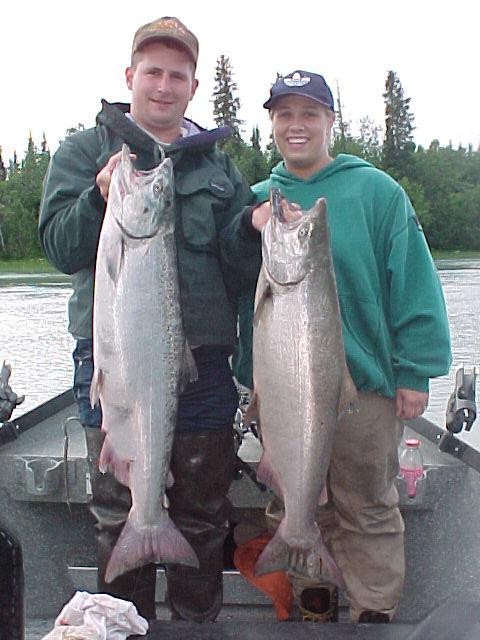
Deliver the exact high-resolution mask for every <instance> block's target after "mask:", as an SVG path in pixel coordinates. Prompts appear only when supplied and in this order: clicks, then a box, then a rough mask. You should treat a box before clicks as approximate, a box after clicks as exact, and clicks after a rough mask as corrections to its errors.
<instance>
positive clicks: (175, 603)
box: [166, 425, 235, 622]
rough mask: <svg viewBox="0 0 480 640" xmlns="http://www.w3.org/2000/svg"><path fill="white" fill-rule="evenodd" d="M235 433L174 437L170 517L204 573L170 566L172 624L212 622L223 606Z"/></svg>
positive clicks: (211, 431)
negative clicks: (224, 567) (224, 549)
mask: <svg viewBox="0 0 480 640" xmlns="http://www.w3.org/2000/svg"><path fill="white" fill-rule="evenodd" d="M234 459H235V456H234V447H233V430H232V427H231V426H230V425H229V426H228V427H226V428H224V429H198V430H196V431H187V432H180V433H177V435H176V436H175V441H174V446H173V453H172V461H171V470H172V473H173V478H174V485H173V486H172V487H171V488H170V489H168V490H167V495H168V498H169V500H170V508H169V513H170V516H171V518H172V520H173V521H174V523H175V524H176V525H177V527H178V528H179V529H180V531H181V532H182V533H183V535H184V536H185V538H186V539H187V540H188V542H189V543H190V544H191V545H192V547H193V549H194V551H195V553H196V554H197V557H198V560H199V562H200V567H199V569H194V568H192V567H186V566H183V565H179V564H171V565H167V567H166V576H167V598H168V604H169V606H170V609H171V611H172V618H173V619H177V620H178V619H181V620H190V621H193V622H206V621H213V620H215V618H216V617H217V615H218V612H219V611H220V609H221V607H222V603H223V576H222V572H223V545H224V541H225V538H226V536H227V534H228V531H229V514H230V509H231V505H230V502H229V500H228V498H227V493H228V490H229V487H230V484H231V481H232V479H233V472H234Z"/></svg>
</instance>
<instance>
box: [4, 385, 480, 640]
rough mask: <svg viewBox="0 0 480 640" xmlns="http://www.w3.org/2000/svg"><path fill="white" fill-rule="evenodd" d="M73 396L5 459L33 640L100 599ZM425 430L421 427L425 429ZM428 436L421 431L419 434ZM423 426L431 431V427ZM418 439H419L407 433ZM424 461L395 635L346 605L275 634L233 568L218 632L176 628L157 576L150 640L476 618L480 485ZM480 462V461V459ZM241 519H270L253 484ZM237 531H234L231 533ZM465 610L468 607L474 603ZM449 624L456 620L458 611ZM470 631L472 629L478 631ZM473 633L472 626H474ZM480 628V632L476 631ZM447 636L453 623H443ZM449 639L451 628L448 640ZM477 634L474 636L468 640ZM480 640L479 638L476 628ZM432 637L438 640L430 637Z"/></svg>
mask: <svg viewBox="0 0 480 640" xmlns="http://www.w3.org/2000/svg"><path fill="white" fill-rule="evenodd" d="M71 400H72V399H71V396H69V395H68V394H67V395H65V397H63V399H56V403H55V404H54V405H52V406H50V407H46V408H45V407H43V408H39V409H41V412H40V413H38V411H37V410H35V411H34V412H31V414H26V416H24V417H21V418H22V419H21V420H19V422H22V423H23V425H28V424H31V425H35V426H34V428H32V429H29V430H28V431H25V432H24V433H22V434H21V435H20V436H19V437H18V439H17V440H15V441H14V442H12V443H9V444H6V445H5V446H3V447H2V448H1V449H0V502H1V508H2V520H3V521H4V523H5V525H6V526H7V527H8V528H9V529H11V530H12V532H13V533H14V534H15V535H16V536H17V537H18V539H19V540H20V543H21V545H22V548H23V552H24V566H25V580H26V606H27V615H28V627H27V636H26V637H27V640H39V639H40V638H42V637H43V635H45V634H46V633H47V632H48V631H49V630H50V629H51V628H52V626H53V621H54V618H55V617H56V615H57V614H58V613H59V611H60V610H61V608H62V606H63V605H64V604H65V602H67V601H68V600H69V599H70V598H71V597H72V595H73V594H74V592H75V591H76V590H87V591H95V588H96V566H95V543H94V536H93V528H92V520H91V516H90V514H89V512H88V506H87V503H88V501H89V498H90V488H89V482H88V475H87V473H86V469H87V465H86V447H85V441H84V434H83V431H82V429H81V427H80V425H79V424H78V423H76V422H71V423H70V425H69V433H70V443H69V454H68V465H67V468H66V469H65V467H64V463H63V447H64V442H63V422H64V420H65V419H66V418H67V417H69V416H71V415H73V414H74V410H73V406H72V404H71ZM417 426H418V425H417ZM420 426H422V425H420ZM423 426H425V425H423ZM407 435H410V432H407ZM420 438H421V441H422V445H421V446H422V450H423V455H424V459H425V463H426V477H425V478H424V479H423V480H422V481H421V486H420V487H419V491H418V494H417V497H416V498H414V499H413V500H412V499H409V498H408V497H407V496H406V492H405V488H404V486H403V482H402V481H399V483H398V488H399V491H400V498H401V510H402V513H403V516H404V520H405V527H406V536H405V547H406V562H407V571H406V582H405V589H404V594H403V597H402V599H401V602H400V605H399V608H398V612H397V616H396V622H395V624H392V625H351V624H349V623H348V621H347V615H346V602H345V599H344V597H343V596H342V595H341V599H340V604H341V622H340V623H339V624H337V625H314V624H307V623H297V622H288V623H281V624H279V623H277V622H276V621H275V616H274V611H273V607H272V606H271V604H270V602H269V601H268V600H267V598H266V597H265V596H263V594H261V593H260V592H259V591H257V590H256V589H254V588H253V587H252V586H251V585H250V584H248V583H247V582H246V581H245V580H244V579H243V578H242V576H240V574H239V573H238V572H237V571H235V569H234V567H231V566H228V567H226V569H225V573H224V591H225V593H224V595H225V598H224V602H225V606H224V608H223V609H222V612H221V614H220V616H219V619H218V622H217V623H216V624H214V625H212V624H209V625H207V624H206V625H193V626H192V625H189V624H187V623H178V622H175V623H171V622H170V621H169V620H168V618H169V614H168V612H167V610H166V607H165V580H164V575H163V571H162V570H161V569H159V571H158V573H157V577H158V579H157V604H158V616H159V617H160V620H159V621H158V622H154V623H152V627H151V632H150V634H149V636H147V637H148V638H151V639H153V640H156V639H160V638H162V639H163V638H171V639H172V640H181V639H182V638H183V637H185V638H187V636H188V638H189V640H190V639H191V638H195V639H196V638H198V639H199V640H202V639H203V638H209V639H211V640H216V639H217V638H220V637H221V638H226V639H229V638H232V639H233V638H246V639H247V638H248V640H269V639H270V638H273V637H274V636H275V639H276V640H283V637H284V636H285V637H286V636H287V634H288V635H289V636H291V635H292V633H293V635H294V636H295V638H296V639H297V638H298V639H301V638H303V637H304V636H305V635H306V634H308V637H309V638H315V637H317V635H318V636H319V637H320V636H321V637H322V638H326V639H327V640H328V639H329V638H332V640H333V639H334V638H347V639H348V638H352V639H353V638H355V639H363V638H365V639H369V638H378V639H379V640H382V639H383V638H385V640H387V639H388V640H390V639H391V640H393V639H397V638H398V639H403V638H408V639H409V640H413V638H416V637H418V638H419V639H420V638H421V639H422V640H428V639H429V638H430V636H427V635H425V636H414V635H412V633H416V630H417V628H420V627H421V625H422V624H423V623H422V621H424V620H425V619H426V618H427V617H428V615H429V614H430V613H431V612H432V611H433V612H435V610H438V611H440V609H438V607H440V608H441V607H442V606H444V604H445V603H446V602H454V603H455V602H461V603H463V604H465V603H466V602H467V601H470V600H471V601H472V602H475V603H478V604H475V607H474V608H473V610H472V616H473V615H474V613H473V612H475V611H476V612H477V615H478V612H480V606H479V605H480V553H479V549H480V508H479V506H478V505H479V495H480V474H479V473H478V472H477V471H476V470H475V469H474V468H471V467H469V466H467V465H466V464H463V462H461V461H459V460H458V459H456V458H455V457H452V456H450V455H447V454H444V453H441V452H440V451H438V448H437V447H436V446H435V445H434V444H432V443H431V442H430V440H431V437H430V439H427V438H425V437H423V436H420ZM240 453H241V455H242V457H243V459H245V460H246V461H251V462H252V463H255V460H256V459H258V443H257V442H256V441H255V439H254V438H253V436H251V437H246V439H245V441H244V443H243V445H242V449H241V451H240ZM471 454H472V455H473V457H475V455H478V453H476V452H471ZM65 475H66V476H67V478H68V485H69V498H70V501H71V506H70V509H71V511H69V508H68V506H67V504H66V499H67V496H66V493H67V492H66V489H65ZM230 497H231V500H232V501H233V503H234V505H235V511H234V513H235V514H236V515H237V517H241V516H242V514H244V513H245V512H246V510H252V509H259V510H261V509H263V507H264V505H265V503H266V501H267V499H268V494H265V493H262V492H260V491H259V490H258V489H257V487H255V485H254V484H253V482H252V481H251V479H250V478H249V477H248V476H247V475H246V474H244V475H243V477H242V478H241V479H238V480H235V481H234V483H233V486H232V490H231V495H230ZM232 524H235V523H234V522H233V523H232ZM467 604H468V603H467ZM447 611H448V613H447V614H445V611H443V615H444V618H445V619H446V620H447V622H448V620H449V619H450V620H454V615H453V613H452V610H451V609H447ZM472 619H473V618H472V617H470V618H468V616H467V618H466V617H465V615H464V616H463V618H459V620H457V621H455V624H456V627H455V629H458V632H457V631H456V632H455V633H451V635H450V636H445V635H436V636H435V640H439V639H440V638H444V637H445V640H446V639H447V637H448V640H451V638H452V637H455V640H463V638H465V640H467V638H468V640H470V638H469V636H468V635H464V636H462V635H461V634H460V629H461V624H463V623H464V622H465V624H470V622H471V620H472ZM469 621H470V622H469ZM472 624H473V623H472ZM475 624H477V625H480V621H477V622H475ZM439 628H440V631H441V630H442V629H443V628H446V624H445V620H444V621H443V623H441V624H439ZM450 631H451V629H450ZM465 633H466V634H468V633H469V632H468V629H467V631H466V632H465ZM473 637H475V640H478V638H480V626H477V630H476V635H475V636H472V640H473ZM432 638H433V636H432Z"/></svg>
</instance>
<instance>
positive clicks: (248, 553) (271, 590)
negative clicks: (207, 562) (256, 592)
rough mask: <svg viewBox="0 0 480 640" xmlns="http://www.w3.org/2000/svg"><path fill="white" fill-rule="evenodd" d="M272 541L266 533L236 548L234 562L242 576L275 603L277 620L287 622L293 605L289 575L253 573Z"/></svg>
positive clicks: (281, 573)
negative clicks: (260, 557) (258, 559)
mask: <svg viewBox="0 0 480 640" xmlns="http://www.w3.org/2000/svg"><path fill="white" fill-rule="evenodd" d="M271 539H272V536H271V535H270V534H268V533H264V534H262V535H260V536H258V537H257V538H253V539H252V540H248V541H247V542H244V543H243V544H241V545H239V546H238V547H237V548H236V550H235V553H234V556H233V561H234V563H235V566H236V568H237V569H238V570H239V571H240V573H241V574H242V576H243V577H244V578H246V580H248V582H250V584H253V586H254V587H256V588H257V589H260V591H262V592H263V593H264V594H265V595H267V596H268V597H269V598H270V599H271V600H272V601H273V604H274V606H275V613H276V615H277V620H287V619H288V617H289V616H290V611H291V608H292V604H293V591H292V585H291V584H290V580H289V579H288V576H287V574H286V573H285V572H283V571H274V572H273V573H268V574H266V575H263V576H256V575H254V573H253V567H254V565H255V562H256V561H257V558H258V556H259V555H260V554H261V553H262V551H263V550H264V548H265V547H266V546H267V544H268V543H269V542H270V540H271Z"/></svg>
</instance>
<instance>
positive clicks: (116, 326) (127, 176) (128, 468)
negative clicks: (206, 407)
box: [91, 145, 198, 582]
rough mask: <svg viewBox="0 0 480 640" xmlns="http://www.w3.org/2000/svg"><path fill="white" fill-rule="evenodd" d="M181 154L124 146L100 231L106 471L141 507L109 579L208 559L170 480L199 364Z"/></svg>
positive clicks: (99, 372)
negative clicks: (184, 406) (180, 249)
mask: <svg viewBox="0 0 480 640" xmlns="http://www.w3.org/2000/svg"><path fill="white" fill-rule="evenodd" d="M173 200H174V190H173V170H172V162H171V160H170V159H169V158H166V159H165V158H164V159H163V161H162V162H161V163H160V165H159V166H158V167H156V168H154V169H152V170H151V171H137V170H135V168H134V166H133V164H132V160H131V157H130V150H129V148H128V147H127V146H126V145H124V146H123V149H122V156H121V160H120V162H119V163H118V165H117V167H116V168H115V170H114V172H113V175H112V181H111V184H110V191H109V196H108V203H107V210H106V213H105V218H104V221H103V225H102V229H101V232H100V240H99V245H98V252H97V263H96V273H95V293H94V312H93V341H94V342H93V347H94V364H95V369H94V376H93V380H92V386H91V401H92V404H95V403H96V402H97V401H98V400H100V402H101V406H102V412H103V422H102V430H103V431H104V432H105V434H106V436H105V441H104V445H103V448H102V451H101V453H100V461H99V466H100V469H101V471H103V472H104V471H107V470H108V471H111V472H112V473H113V474H114V475H115V477H116V478H117V480H119V481H120V482H122V483H123V484H125V485H127V486H128V487H130V491H131V495H132V508H131V510H130V512H129V515H128V519H127V521H126V523H125V525H124V528H123V529H122V532H121V534H120V536H119V538H118V541H117V544H116V546H115V547H114V549H113V551H112V554H111V557H110V560H109V563H108V566H107V570H106V574H105V579H106V581H107V582H111V581H112V580H114V579H115V578H116V577H117V576H118V575H120V574H122V573H125V572H126V571H129V570H131V569H134V568H136V567H140V566H143V565H145V564H148V563H150V562H159V563H169V562H175V563H181V564H186V565H191V566H194V567H198V559H197V557H196V554H195V552H194V551H193V549H192V548H191V546H190V544H189V543H188V542H187V541H186V540H185V538H184V537H183V535H182V534H181V533H180V531H179V530H178V529H177V528H176V527H175V525H174V524H173V522H172V521H171V519H170V517H169V515H168V511H167V509H166V508H165V506H166V497H165V489H166V487H167V486H169V485H170V483H173V482H174V479H173V478H172V477H171V474H170V472H169V465H170V457H171V451H172V445H173V436H174V430H175V423H176V418H177V407H178V396H179V393H180V392H181V389H182V386H183V385H184V383H186V382H188V381H189V380H194V379H195V377H196V368H195V364H194V361H193V358H192V354H191V352H190V350H189V348H188V345H187V342H186V340H185V336H184V333H183V327H182V316H181V311H180V295H179V287H178V275H177V262H176V249H175V238H174V227H175V224H174V215H175V212H174V206H173Z"/></svg>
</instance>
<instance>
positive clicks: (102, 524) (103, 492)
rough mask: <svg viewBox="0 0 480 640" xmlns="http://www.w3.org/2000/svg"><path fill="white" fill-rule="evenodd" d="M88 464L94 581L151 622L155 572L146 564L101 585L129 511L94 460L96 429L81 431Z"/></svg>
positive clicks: (120, 489) (124, 496)
mask: <svg viewBox="0 0 480 640" xmlns="http://www.w3.org/2000/svg"><path fill="white" fill-rule="evenodd" d="M85 435H86V439H87V452H88V463H89V469H90V478H91V485H92V501H91V502H90V506H89V508H90V512H91V513H92V514H93V516H94V518H95V530H96V538H97V559H98V577H97V588H98V591H99V592H100V593H108V594H109V595H112V596H114V597H117V598H123V599H125V600H130V601H131V602H133V604H134V605H135V606H136V608H137V611H138V613H139V614H140V615H141V616H143V617H144V618H146V619H147V620H153V619H155V617H156V615H155V578H156V568H155V565H154V564H149V565H146V566H144V567H140V568H138V569H134V570H133V571H129V572H128V573H124V574H123V575H121V576H118V578H115V580H113V582H110V583H106V582H105V570H106V568H107V564H108V560H109V558H110V554H111V552H112V549H113V547H114V546H115V543H116V541H117V538H118V536H119V535H120V532H121V530H122V528H123V525H124V524H125V521H126V519H127V516H128V512H129V511H130V507H131V504H132V502H131V498H130V490H129V489H128V487H125V486H124V485H123V484H121V483H120V482H117V480H116V479H115V478H114V476H113V475H112V474H110V473H105V474H103V473H100V471H99V470H98V457H99V455H100V449H101V448H102V444H103V440H104V434H103V433H102V432H101V431H100V429H98V428H94V427H85Z"/></svg>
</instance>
